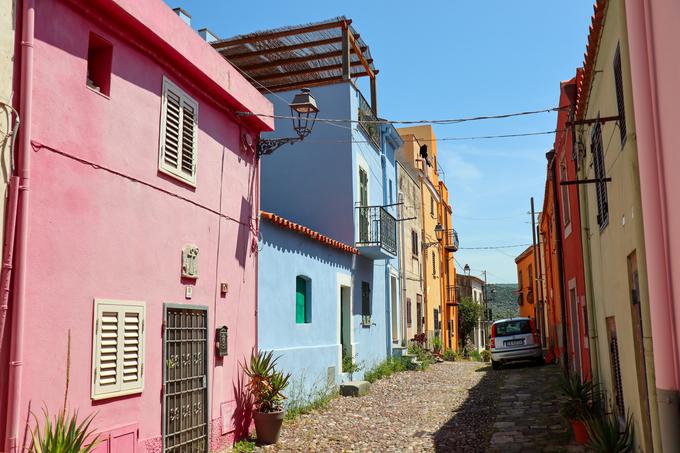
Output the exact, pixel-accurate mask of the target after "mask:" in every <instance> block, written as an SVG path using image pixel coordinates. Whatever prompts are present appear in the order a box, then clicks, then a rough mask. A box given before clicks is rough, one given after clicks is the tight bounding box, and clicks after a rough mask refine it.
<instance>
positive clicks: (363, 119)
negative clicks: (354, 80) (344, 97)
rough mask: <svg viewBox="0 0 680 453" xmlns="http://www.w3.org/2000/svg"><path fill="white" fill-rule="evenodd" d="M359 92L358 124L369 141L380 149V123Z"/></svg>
mask: <svg viewBox="0 0 680 453" xmlns="http://www.w3.org/2000/svg"><path fill="white" fill-rule="evenodd" d="M357 92H358V93H359V126H360V127H361V129H362V130H363V131H364V133H365V134H366V136H367V137H368V138H369V142H371V144H372V145H373V146H374V147H375V148H376V149H377V150H378V151H380V124H378V123H377V122H376V121H378V117H376V116H375V113H373V110H372V109H371V106H370V105H369V104H368V102H366V99H364V96H363V95H362V94H361V92H359V91H357Z"/></svg>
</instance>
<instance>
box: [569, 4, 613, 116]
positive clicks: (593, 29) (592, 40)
mask: <svg viewBox="0 0 680 453" xmlns="http://www.w3.org/2000/svg"><path fill="white" fill-rule="evenodd" d="M606 7H607V0H596V1H595V4H594V5H593V16H592V19H591V24H590V28H589V29H588V43H587V44H586V53H585V54H583V77H580V78H579V79H578V81H577V82H578V83H577V89H576V93H577V100H576V119H583V117H584V115H585V114H586V112H585V110H586V103H587V102H588V95H589V94H590V86H591V84H592V81H593V75H594V72H593V71H594V66H595V58H596V57H597V50H598V48H599V45H600V37H601V35H602V28H603V27H604V11H605V9H606Z"/></svg>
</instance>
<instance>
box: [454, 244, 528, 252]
mask: <svg viewBox="0 0 680 453" xmlns="http://www.w3.org/2000/svg"><path fill="white" fill-rule="evenodd" d="M530 245H531V243H529V244H513V245H494V246H485V247H459V248H458V250H498V249H511V248H516V247H528V246H530Z"/></svg>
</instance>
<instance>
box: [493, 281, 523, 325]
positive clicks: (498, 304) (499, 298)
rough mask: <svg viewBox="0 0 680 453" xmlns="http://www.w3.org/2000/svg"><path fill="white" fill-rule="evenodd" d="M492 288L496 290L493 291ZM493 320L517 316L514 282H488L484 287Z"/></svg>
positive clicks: (517, 308) (515, 286) (515, 285)
mask: <svg viewBox="0 0 680 453" xmlns="http://www.w3.org/2000/svg"><path fill="white" fill-rule="evenodd" d="M492 289H494V290H496V291H495V292H493V291H492ZM486 291H487V292H486V294H487V297H488V298H489V301H488V303H489V308H491V310H492V311H491V316H492V318H493V320H494V321H495V320H497V319H503V318H512V317H513V316H519V307H518V306H517V293H516V291H517V284H516V283H489V284H488V285H487V288H486ZM513 293H514V294H513Z"/></svg>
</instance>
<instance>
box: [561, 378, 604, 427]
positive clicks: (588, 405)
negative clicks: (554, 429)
mask: <svg viewBox="0 0 680 453" xmlns="http://www.w3.org/2000/svg"><path fill="white" fill-rule="evenodd" d="M560 390H562V394H563V395H564V396H566V397H567V398H566V400H565V401H564V402H563V403H562V407H561V409H560V412H561V413H562V416H563V417H564V418H566V419H568V420H584V419H586V418H587V417H588V416H589V415H592V414H593V413H594V412H597V411H596V410H595V409H596V408H595V407H594V405H595V403H596V401H597V400H598V386H597V385H596V384H593V383H592V381H589V380H585V381H581V378H580V377H579V376H578V375H576V374H572V375H569V376H567V377H563V378H562V380H561V381H560Z"/></svg>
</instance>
